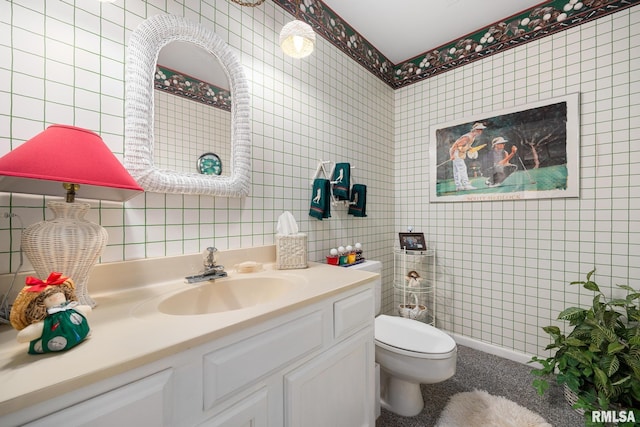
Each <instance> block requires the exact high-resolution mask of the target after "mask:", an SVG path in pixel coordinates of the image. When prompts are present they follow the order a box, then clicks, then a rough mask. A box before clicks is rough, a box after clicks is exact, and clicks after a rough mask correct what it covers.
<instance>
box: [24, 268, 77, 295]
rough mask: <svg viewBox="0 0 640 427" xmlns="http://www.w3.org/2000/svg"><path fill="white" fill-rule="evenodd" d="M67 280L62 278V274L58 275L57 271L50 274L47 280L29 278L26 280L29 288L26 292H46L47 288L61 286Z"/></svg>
mask: <svg viewBox="0 0 640 427" xmlns="http://www.w3.org/2000/svg"><path fill="white" fill-rule="evenodd" d="M65 280H67V277H62V273H56V272H55V271H54V272H53V273H51V274H49V277H47V280H44V281H43V280H40V279H38V278H37V277H32V276H28V277H27V278H26V280H25V284H26V285H27V286H28V288H25V291H28V292H40V291H44V290H45V288H46V287H47V286H59V285H61V284H63V283H64V282H65Z"/></svg>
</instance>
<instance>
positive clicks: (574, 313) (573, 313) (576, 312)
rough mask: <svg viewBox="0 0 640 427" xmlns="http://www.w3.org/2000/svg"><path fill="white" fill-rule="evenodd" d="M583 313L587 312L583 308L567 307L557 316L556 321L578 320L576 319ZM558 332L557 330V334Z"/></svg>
mask: <svg viewBox="0 0 640 427" xmlns="http://www.w3.org/2000/svg"><path fill="white" fill-rule="evenodd" d="M585 311H587V310H585V309H584V308H580V307H569V308H567V309H565V310H563V311H562V312H561V313H560V314H558V319H560V320H571V319H575V318H578V317H580V316H582V315H583V314H584V312H585ZM559 331H560V329H559V328H558V332H559Z"/></svg>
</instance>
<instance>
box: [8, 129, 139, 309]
mask: <svg viewBox="0 0 640 427" xmlns="http://www.w3.org/2000/svg"><path fill="white" fill-rule="evenodd" d="M63 189H64V190H65V191H66V202H65V201H50V202H48V203H47V207H48V208H49V209H50V210H51V211H53V214H54V218H53V219H51V220H49V221H42V222H38V223H36V224H33V225H31V226H29V227H27V228H26V229H25V230H24V232H23V233H22V249H23V250H24V253H25V254H26V255H27V258H29V261H31V264H32V265H33V267H34V269H35V271H36V275H37V276H38V277H40V278H41V279H45V278H47V277H48V276H49V274H50V273H51V272H53V271H55V272H59V273H62V274H63V275H64V276H67V277H70V278H71V279H73V281H74V283H75V285H76V296H77V298H78V301H79V303H80V304H86V305H90V306H91V307H95V306H96V303H95V301H94V300H93V299H92V298H91V297H90V296H89V292H88V290H87V282H88V278H89V273H90V271H91V269H92V268H93V266H94V265H95V264H96V262H97V261H98V258H100V255H102V252H103V250H104V248H105V246H106V244H107V231H106V230H105V229H104V228H103V227H102V226H100V225H99V224H95V223H93V222H90V221H88V220H86V219H84V215H85V214H86V213H87V212H88V211H89V207H90V206H89V204H88V203H80V202H76V201H75V194H76V192H77V191H79V190H80V189H81V192H82V197H83V198H89V199H97V200H111V201H118V202H124V201H126V200H128V199H130V198H131V197H133V196H135V195H136V194H138V193H140V192H142V191H144V190H143V189H142V188H141V187H140V186H139V185H138V184H137V183H136V181H135V180H134V179H133V177H132V176H131V175H129V173H128V172H127V171H126V169H125V168H124V166H123V165H122V163H120V161H119V160H118V159H117V158H116V157H115V156H114V155H113V153H112V152H111V150H110V149H109V147H107V146H106V145H105V143H104V141H103V140H102V138H100V136H98V135H97V134H96V133H94V132H91V131H89V130H86V129H82V128H78V127H73V126H66V125H52V126H49V127H48V128H47V129H45V130H44V131H43V132H41V133H39V134H38V135H36V136H34V137H33V138H31V139H30V140H28V141H27V142H25V143H23V144H22V145H20V146H19V147H17V148H16V149H14V150H12V151H10V152H9V153H7V154H6V155H4V156H3V157H2V158H0V191H2V192H11V193H26V194H39V195H52V196H58V195H61V194H62V193H63Z"/></svg>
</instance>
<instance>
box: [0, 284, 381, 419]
mask: <svg viewBox="0 0 640 427" xmlns="http://www.w3.org/2000/svg"><path fill="white" fill-rule="evenodd" d="M378 280H379V279H378ZM374 283H375V282H373V281H372V282H369V283H368V284H365V285H361V286H358V287H355V288H351V289H349V290H347V291H343V292H341V293H335V294H333V295H331V296H328V297H325V298H324V299H320V300H318V301H316V302H313V303H311V304H309V305H306V306H303V307H301V308H294V309H288V310H283V311H282V312H281V314H279V315H277V316H270V317H268V318H267V319H266V320H264V321H263V322H258V323H254V324H253V326H248V327H245V328H242V327H241V325H238V327H236V328H235V329H234V330H235V332H233V333H230V334H226V335H224V336H221V337H219V338H217V339H214V340H212V341H210V342H207V343H205V344H201V345H199V346H196V347H194V348H190V349H184V350H182V351H178V352H177V353H175V354H173V355H170V356H167V357H165V358H163V359H161V360H158V361H156V362H152V363H149V364H148V365H145V366H142V367H138V368H136V369H133V370H131V371H128V372H125V373H123V374H120V375H118V376H116V377H113V378H108V379H104V380H102V381H99V382H97V383H95V384H92V385H89V386H86V387H84V388H81V389H79V390H76V391H74V392H71V393H67V394H65V395H62V396H59V397H56V398H54V399H51V400H48V401H45V402H42V403H40V404H38V405H34V406H33V407H30V408H26V409H24V410H21V411H19V412H16V413H11V414H8V415H6V416H4V417H0V425H3V426H11V425H28V426H49V425H65V426H74V425H78V426H80V425H91V426H122V427H125V426H129V425H141V426H142V425H153V426H209V427H242V426H254V427H261V426H264V427H266V426H271V427H273V426H287V427H308V426H318V427H326V426H332V427H340V426H343V427H359V426H363V427H364V426H371V427H372V426H375V383H374V382H375V373H374V341H373V336H374V335H373V321H374V313H373V312H374V290H373V289H374ZM143 339H144V338H143ZM148 339H150V340H153V339H161V336H158V337H153V336H150V337H149V338H148ZM120 351H126V349H121V350H120Z"/></svg>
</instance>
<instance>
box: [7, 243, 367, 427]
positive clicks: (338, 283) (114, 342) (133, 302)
mask: <svg viewBox="0 0 640 427" xmlns="http://www.w3.org/2000/svg"><path fill="white" fill-rule="evenodd" d="M244 254H245V255H246V251H244ZM183 257H184V256H183ZM190 259H191V260H199V257H192V258H190ZM162 260H163V259H162V258H158V259H156V260H155V261H157V262H163V261H162ZM244 260H246V259H244ZM143 261H144V262H146V261H149V260H143ZM229 261H231V262H233V260H232V259H229ZM176 262H177V265H185V263H184V262H181V261H180V260H177V261H176ZM120 264H121V266H124V265H126V264H127V263H126V262H125V263H120ZM164 264H165V266H166V265H169V266H170V265H171V263H170V262H168V263H164ZM133 265H134V266H135V268H138V269H139V267H140V265H141V264H139V263H137V264H136V263H133ZM230 265H233V264H230ZM98 267H99V266H97V267H96V270H99V268H98ZM147 268H149V266H148V265H147V266H146V267H145V268H144V269H143V270H146V269H147ZM169 268H171V267H169ZM270 268H272V264H268V263H267V264H265V269H267V270H269V269H270ZM146 271H157V270H153V269H151V270H146ZM100 273H102V272H100ZM181 273H183V274H181V275H180V278H179V279H178V278H173V279H171V280H168V281H164V282H160V283H154V284H144V283H143V285H142V286H140V285H138V286H131V287H127V286H124V285H123V284H122V283H121V282H122V281H121V280H120V281H119V282H120V283H119V284H120V286H119V287H117V288H116V289H113V288H112V289H109V287H108V286H105V288H104V289H98V290H96V292H94V291H92V287H91V284H90V286H89V290H90V293H91V296H92V297H93V298H94V299H95V301H96V302H97V303H98V306H97V307H96V308H95V309H94V310H93V312H92V313H90V314H89V316H88V317H87V319H88V321H89V325H90V327H91V331H92V332H91V337H90V338H89V339H87V340H86V341H84V342H83V343H81V344H80V345H78V346H77V347H75V348H72V349H70V350H69V351H66V352H63V353H49V354H45V355H29V354H27V349H28V344H20V343H18V342H16V334H17V331H16V330H14V329H13V328H11V327H10V326H6V325H3V326H0V367H1V369H0V384H2V386H1V387H0V416H2V415H6V414H8V413H11V412H14V411H17V410H20V409H23V408H25V407H27V406H30V405H34V404H37V403H40V402H44V401H45V400H47V399H50V398H53V397H55V396H57V395H60V394H63V393H67V392H70V391H73V390H75V389H78V388H80V387H82V386H86V385H89V384H92V383H95V382H97V381H100V380H103V379H106V378H109V377H112V376H114V375H117V374H120V373H123V372H126V371H128V370H131V369H134V368H137V367H140V366H143V365H145V364H148V363H151V362H154V361H157V360H160V359H161V358H163V357H166V356H170V355H172V354H175V353H178V352H180V351H183V350H185V349H188V348H191V347H194V346H197V345H200V344H204V343H206V342H209V341H212V340H215V339H217V338H220V337H223V336H225V335H228V334H230V333H233V332H237V331H240V330H242V329H244V328H247V327H250V326H253V325H257V324H259V323H261V322H264V321H266V320H268V319H271V318H274V317H276V316H279V315H282V314H284V313H287V312H289V311H293V310H295V309H298V308H301V307H304V306H306V305H309V304H312V303H314V302H317V301H319V300H321V299H324V298H327V297H329V296H331V295H334V294H336V293H339V292H343V291H346V290H348V289H351V288H355V287H358V286H360V285H363V284H365V283H366V282H368V281H370V280H372V279H373V278H375V277H376V275H375V274H373V273H368V272H364V271H357V270H352V269H349V268H341V267H335V266H329V265H326V264H318V263H309V268H306V269H299V270H274V271H267V272H263V273H244V274H243V276H249V275H251V274H256V275H259V274H271V275H273V274H285V275H290V277H299V278H301V279H303V281H305V283H306V284H305V286H304V290H305V291H304V292H294V293H292V294H291V296H287V297H284V298H281V299H278V300H277V301H274V302H270V303H267V304H260V305H256V306H254V307H250V308H244V309H241V310H233V311H226V312H221V313H213V314H202V315H188V316H172V315H167V314H163V313H160V312H145V313H144V314H142V315H141V314H139V313H137V312H136V308H137V307H138V306H140V304H141V303H143V302H144V301H147V300H149V299H152V298H154V297H157V296H158V295H160V294H164V293H169V292H172V291H176V290H179V289H186V288H187V287H189V286H193V285H188V284H185V283H184V282H183V280H182V277H183V276H185V275H187V274H189V273H190V272H189V271H187V272H184V271H181ZM94 274H95V272H94ZM156 274H157V273H156ZM233 274H234V272H233V271H230V276H233ZM235 274H241V273H235ZM140 275H141V273H140V272H138V273H136V272H133V271H129V272H128V273H126V274H125V273H117V272H116V273H113V274H109V277H111V281H112V282H118V280H117V279H118V278H119V277H129V278H131V277H134V278H135V277H140ZM150 275H153V274H152V273H150ZM92 279H93V276H92ZM114 279H116V280H114ZM222 280H224V279H222ZM98 282H99V280H98ZM107 282H108V280H107ZM22 283H24V281H23V282H22ZM98 287H99V288H100V287H101V286H98Z"/></svg>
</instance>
